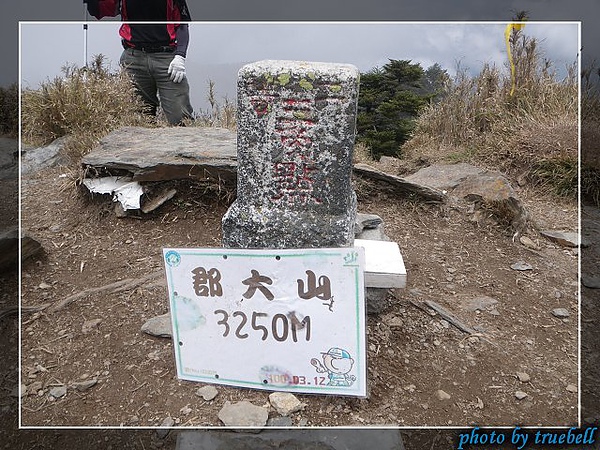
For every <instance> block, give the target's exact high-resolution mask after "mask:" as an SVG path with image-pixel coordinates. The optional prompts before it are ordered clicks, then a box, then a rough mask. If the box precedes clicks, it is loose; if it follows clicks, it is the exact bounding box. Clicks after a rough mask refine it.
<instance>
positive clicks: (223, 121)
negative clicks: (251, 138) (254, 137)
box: [193, 80, 236, 130]
mask: <svg viewBox="0 0 600 450" xmlns="http://www.w3.org/2000/svg"><path fill="white" fill-rule="evenodd" d="M206 99H207V100H208V103H209V104H210V109H209V110H207V111H200V112H199V113H198V114H196V118H195V120H194V123H193V125H194V126H199V127H222V128H228V129H230V130H234V129H235V126H236V107H235V103H232V102H231V101H230V100H229V98H227V97H225V98H224V99H223V103H222V104H221V103H220V102H219V101H218V100H217V99H216V96H215V83H214V81H212V80H209V81H208V92H207V96H206Z"/></svg>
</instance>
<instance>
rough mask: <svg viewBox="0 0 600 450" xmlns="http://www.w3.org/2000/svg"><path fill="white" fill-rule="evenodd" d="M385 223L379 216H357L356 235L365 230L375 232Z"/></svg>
mask: <svg viewBox="0 0 600 450" xmlns="http://www.w3.org/2000/svg"><path fill="white" fill-rule="evenodd" d="M382 223H383V219H382V218H381V217H379V216H378V215H377V214H364V213H357V214H356V223H355V225H354V233H355V235H359V234H360V233H361V232H362V231H363V230H373V229H375V228H377V227H378V226H379V225H381V224H382Z"/></svg>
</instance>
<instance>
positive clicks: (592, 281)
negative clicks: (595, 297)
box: [581, 275, 600, 289]
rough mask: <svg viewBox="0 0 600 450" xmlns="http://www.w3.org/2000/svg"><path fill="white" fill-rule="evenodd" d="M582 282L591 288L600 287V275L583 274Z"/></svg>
mask: <svg viewBox="0 0 600 450" xmlns="http://www.w3.org/2000/svg"><path fill="white" fill-rule="evenodd" d="M581 284H583V285H584V286H585V287H586V288H589V289H600V277H597V276H594V275H581Z"/></svg>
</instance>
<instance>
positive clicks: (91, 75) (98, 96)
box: [21, 55, 151, 158]
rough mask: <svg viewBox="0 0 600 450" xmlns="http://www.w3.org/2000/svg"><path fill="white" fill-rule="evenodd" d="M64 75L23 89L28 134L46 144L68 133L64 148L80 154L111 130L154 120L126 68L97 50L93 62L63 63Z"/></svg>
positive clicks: (29, 138) (23, 121) (23, 119)
mask: <svg viewBox="0 0 600 450" xmlns="http://www.w3.org/2000/svg"><path fill="white" fill-rule="evenodd" d="M63 75H64V76H63V77H56V78H54V79H53V80H49V81H46V82H44V83H42V84H41V87H40V89H37V90H31V89H26V90H24V91H23V92H22V93H21V125H22V136H23V140H24V141H25V142H26V143H27V144H30V145H34V146H40V145H46V144H49V143H50V142H52V141H53V140H55V139H57V138H59V137H62V136H68V140H67V143H66V145H65V152H66V153H67V155H68V156H71V157H73V158H78V157H80V156H81V155H83V154H85V153H87V152H88V151H89V150H90V149H91V148H93V146H94V145H95V144H96V143H97V142H98V140H99V139H100V138H101V137H102V136H104V135H106V134H107V133H109V132H111V131H113V130H115V129H117V128H119V127H122V126H127V125H133V126H135V125H139V126H150V125H151V123H150V120H149V118H148V116H146V115H144V114H143V104H142V102H141V100H140V99H139V98H138V97H137V96H136V95H135V92H134V89H133V84H132V82H131V80H130V78H129V77H128V76H127V74H126V73H125V72H124V71H119V72H116V73H111V72H110V71H108V69H106V68H105V67H104V58H103V56H102V55H98V56H96V57H95V58H94V61H93V62H92V63H91V64H90V66H89V67H82V68H78V67H75V66H70V67H64V68H63Z"/></svg>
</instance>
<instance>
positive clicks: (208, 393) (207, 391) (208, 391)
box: [196, 385, 219, 402]
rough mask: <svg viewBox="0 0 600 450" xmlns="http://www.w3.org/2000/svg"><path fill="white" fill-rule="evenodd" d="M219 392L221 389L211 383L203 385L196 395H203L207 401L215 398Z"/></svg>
mask: <svg viewBox="0 0 600 450" xmlns="http://www.w3.org/2000/svg"><path fill="white" fill-rule="evenodd" d="M218 393H219V391H217V388H215V387H214V386H211V385H208V386H203V387H201V388H198V389H197V390H196V395H197V396H198V397H202V398H203V399H204V400H206V401H207V402H208V401H211V400H213V399H214V398H215V397H216V396H217V394H218Z"/></svg>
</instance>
